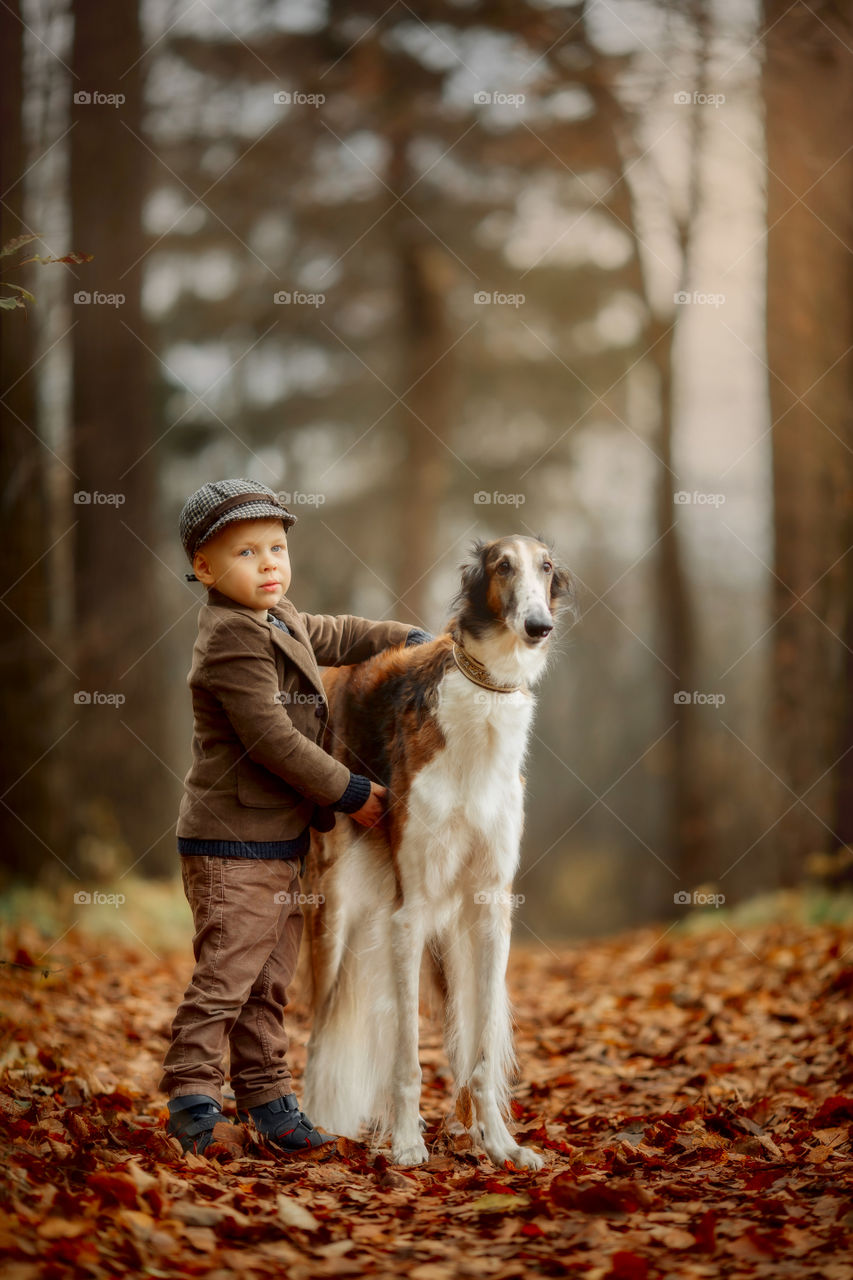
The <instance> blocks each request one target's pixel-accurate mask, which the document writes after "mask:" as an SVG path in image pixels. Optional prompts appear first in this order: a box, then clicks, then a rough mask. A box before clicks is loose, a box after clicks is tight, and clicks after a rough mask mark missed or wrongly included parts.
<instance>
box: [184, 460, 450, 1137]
mask: <svg viewBox="0 0 853 1280" xmlns="http://www.w3.org/2000/svg"><path fill="white" fill-rule="evenodd" d="M295 521H296V517H295V516H294V515H291V513H290V512H289V511H288V510H287V509H286V508H285V507H284V506H282V505H281V503H280V502H279V501H278V499H277V497H276V494H275V493H274V492H273V491H272V490H271V489H268V488H266V486H265V485H262V484H258V483H256V482H255V481H251V480H223V481H218V482H214V483H212V484H206V485H203V486H202V488H201V489H199V490H197V492H196V493H194V494H193V495H192V497H191V498H189V499H188V500H187V502H186V504H185V505H184V508H183V511H182V512H181V517H180V531H181V539H182V541H183V544H184V548H185V550H186V553H187V556H188V557H189V560H190V562H191V564H192V566H193V573H192V574H188V575H187V577H188V578H190V579H191V580H195V581H199V582H202V583H203V584H204V585H205V586H206V587H207V592H208V597H207V604H206V605H204V606H202V609H201V612H200V613H199V627H198V638H197V640H196V643H195V648H194V650H193V661H192V668H191V670H190V673H189V677H188V683H189V686H190V689H191V691H192V702H193V721H194V724H193V743H192V764H191V766H190V770H189V773H188V774H187V776H186V779H185V783H184V795H183V798H182V800H181V806H180V813H179V817H178V829H177V834H178V852H179V853H180V854H181V872H182V878H183V885H184V892H185V893H186V895H187V899H188V900H189V904H190V907H191V908H192V913H193V921H194V927H195V935H194V937H193V953H194V955H195V961H196V964H195V970H194V972H193V975H192V979H191V980H190V984H189V986H188V987H187V990H186V992H185V993H184V998H183V1001H182V1003H181V1005H180V1006H179V1008H178V1011H177V1013H176V1015H175V1019H174V1022H173V1024H172V1036H171V1044H170V1046H169V1050H168V1052H167V1054H166V1057H165V1059H164V1062H163V1076H162V1078H161V1080H160V1088H161V1089H162V1090H163V1091H164V1092H165V1093H168V1094H169V1097H170V1100H169V1104H168V1107H169V1121H168V1125H167V1128H168V1130H169V1132H170V1133H173V1134H175V1135H176V1136H177V1137H178V1138H179V1140H180V1142H181V1146H182V1147H183V1149H184V1150H185V1151H190V1150H193V1151H196V1152H202V1151H204V1149H205V1148H206V1147H207V1146H208V1145H209V1143H210V1139H211V1134H212V1131H213V1126H214V1125H215V1124H216V1123H217V1122H218V1121H220V1120H222V1119H223V1115H222V1085H223V1082H224V1079H225V1076H224V1071H223V1057H224V1053H225V1047H226V1044H227V1045H228V1047H229V1049H230V1062H231V1071H230V1076H231V1084H232V1086H233V1089H234V1093H235V1097H236V1103H237V1114H238V1117H239V1119H241V1120H244V1121H245V1120H247V1119H248V1116H249V1115H251V1117H252V1119H253V1120H254V1122H255V1124H256V1126H257V1128H258V1130H259V1132H261V1133H263V1134H264V1135H266V1136H267V1138H269V1139H270V1140H271V1141H272V1142H273V1143H274V1144H275V1145H276V1146H277V1147H278V1148H279V1149H281V1150H282V1151H283V1152H287V1153H294V1154H295V1153H299V1152H304V1151H306V1150H308V1149H310V1148H312V1147H317V1146H322V1145H324V1144H327V1143H328V1144H334V1142H335V1137H334V1135H329V1134H326V1133H323V1132H322V1131H321V1130H318V1129H315V1128H314V1126H313V1125H312V1124H311V1122H310V1120H309V1119H308V1117H307V1116H306V1115H305V1114H304V1113H303V1112H302V1111H300V1110H299V1106H298V1103H297V1099H296V1095H295V1094H294V1093H293V1092H292V1091H291V1083H292V1081H291V1073H290V1068H289V1066H288V1063H287V1050H288V1045H289V1041H288V1036H287V1033H286V1031H285V1027H284V1017H283V1009H284V1006H285V1005H286V1004H287V987H288V985H289V983H290V981H291V979H292V977H293V972H294V969H295V967H296V959H297V954H298V951H299V941H300V938H301V935H302V926H303V919H302V913H301V910H300V908H299V903H298V894H299V874H300V873H301V871H302V870H303V868H304V862H305V856H306V854H307V852H308V849H309V844H310V828H311V827H312V826H313V827H316V828H317V829H319V830H321V831H328V830H329V829H330V828H331V826H333V824H334V821H335V818H334V812H333V811H334V810H338V811H339V812H343V813H349V814H350V815H351V816H352V817H353V818H354V819H355V821H356V822H359V823H361V824H362V825H364V826H367V827H369V826H373V825H375V824H376V823H377V822H378V821H379V820H380V818H381V817H382V812H383V807H382V797H383V795H384V794H385V788H384V787H380V786H378V785H377V784H376V783H374V782H371V781H370V780H369V779H368V778H366V777H364V776H363V775H361V774H356V773H351V772H350V771H349V769H347V768H346V767H345V766H344V765H343V764H341V763H340V762H339V761H337V760H335V759H334V758H333V757H332V756H331V755H329V754H328V753H327V752H326V751H324V750H323V748H322V747H321V745H320V743H321V741H322V737H323V731H324V729H325V727H326V723H327V719H328V707H327V704H326V699H325V696H324V689H323V683H322V680H321V677H320V672H319V669H318V664H322V665H324V666H338V665H343V664H346V663H353V662H361V661H363V660H364V659H365V658H369V657H370V656H371V655H372V654H374V653H377V652H378V651H379V650H381V649H384V648H386V647H388V646H389V645H396V644H402V643H405V644H417V643H420V642H421V641H423V640H426V639H429V638H430V637H429V636H428V634H427V633H426V632H423V631H420V630H419V629H418V628H412V627H408V626H405V625H404V624H403V623H401V622H369V621H367V620H366V619H364V618H356V617H352V616H350V615H347V614H342V615H340V616H339V617H334V616H331V615H327V614H320V615H313V614H308V613H298V612H297V610H296V609H295V607H294V606H293V605H292V604H291V602H290V601H289V600H288V598H287V595H286V594H285V593H286V592H287V589H288V587H289V586H290V578H291V572H290V560H289V556H288V548H287V538H286V533H287V530H288V529H289V528H290V526H291V525H293V524H294V523H295ZM329 1150H330V1151H333V1150H334V1146H333V1145H330V1147H329Z"/></svg>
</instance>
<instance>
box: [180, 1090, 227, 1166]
mask: <svg viewBox="0 0 853 1280" xmlns="http://www.w3.org/2000/svg"><path fill="white" fill-rule="evenodd" d="M222 1119H223V1115H222V1108H221V1107H220V1105H219V1103H218V1102H216V1101H215V1100H214V1099H213V1098H209V1097H208V1096H207V1094H204V1093H190V1094H186V1095H184V1096H183V1097H180V1098H172V1099H170V1101H169V1119H168V1122H167V1124H166V1132H167V1133H172V1134H174V1135H175V1137H176V1138H177V1139H178V1141H179V1142H180V1144H181V1147H182V1148H183V1150H184V1151H192V1152H193V1153H194V1154H195V1155H197V1156H199V1155H201V1153H202V1152H203V1151H204V1149H205V1147H207V1146H209V1144H210V1140H211V1138H212V1137H213V1126H214V1125H215V1124H218V1123H219V1122H220V1120H222Z"/></svg>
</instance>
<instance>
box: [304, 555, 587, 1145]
mask: <svg viewBox="0 0 853 1280" xmlns="http://www.w3.org/2000/svg"><path fill="white" fill-rule="evenodd" d="M567 606H568V607H569V608H570V609H571V610H572V611H573V612H574V593H573V584H572V579H571V576H570V575H569V573H568V571H567V570H566V569H565V568H563V567H562V566H560V565H558V564H557V563H556V561H555V559H554V556H553V553H552V551H551V549H550V548H549V546H548V545H547V544H546V543H545V542H544V541H542V540H540V539H534V538H528V537H522V536H516V537H505V538H500V539H497V540H496V541H493V542H489V543H483V542H478V543H477V544H475V547H474V550H473V553H472V557H471V559H470V561H469V562H468V563H467V564H466V565H465V566H463V574H462V586H461V590H460V592H459V594H458V596H457V597H456V599H455V600H454V601H453V605H452V608H453V610H454V611H455V612H454V615H453V617H452V618H451V620H450V622H449V624H448V628H447V631H446V632H445V633H444V634H442V635H440V636H438V637H437V638H436V639H435V640H432V641H429V642H428V643H426V644H423V645H418V646H412V647H409V648H405V647H403V646H397V647H394V648H392V649H388V650H386V651H384V652H383V653H380V654H377V655H376V656H375V657H373V658H371V659H370V660H369V661H367V662H363V663H360V664H359V665H357V666H350V667H336V668H331V669H330V670H329V671H327V672H326V673H325V674H324V682H325V684H326V688H327V691H328V696H329V704H330V712H331V715H330V727H329V733H328V735H327V738H326V740H325V744H324V745H325V747H326V749H327V750H328V751H330V752H332V754H333V755H335V756H336V757H337V758H338V759H340V760H342V761H343V762H344V763H345V764H346V765H347V766H348V767H349V768H351V769H352V770H353V771H354V772H357V773H362V774H367V775H368V776H369V777H370V778H372V779H373V780H374V781H376V782H380V783H382V784H384V785H385V786H387V787H388V795H387V798H386V799H387V811H386V815H385V817H384V818H383V820H382V823H381V825H380V826H378V827H376V828H373V829H367V828H364V827H360V826H358V825H357V824H356V823H354V822H353V821H352V819H351V818H349V817H347V816H345V815H339V816H338V817H337V821H336V824H335V827H334V830H333V831H331V832H329V833H328V834H326V835H320V834H319V833H316V832H313V833H312V848H311V854H310V856H309V859H308V863H307V867H306V877H305V882H304V885H303V888H304V889H306V890H307V893H308V906H307V909H306V913H305V914H306V917H307V918H306V924H307V930H306V938H307V947H308V956H309V963H310V969H311V975H310V976H311V982H310V984H309V985H310V988H311V992H312V995H311V999H312V1004H313V1009H314V1025H313V1031H312V1035H311V1039H310V1043H309V1046H308V1064H307V1069H306V1074H305V1081H304V1091H303V1104H302V1105H303V1106H304V1108H305V1111H306V1114H308V1115H309V1116H310V1117H311V1119H312V1121H313V1123H314V1124H316V1125H318V1126H319V1127H320V1128H324V1129H327V1130H329V1131H331V1132H333V1133H338V1134H344V1135H348V1136H350V1137H353V1138H358V1137H359V1136H361V1133H360V1131H361V1126H362V1124H363V1123H367V1124H369V1125H370V1126H372V1128H373V1133H374V1136H376V1137H379V1138H380V1139H382V1138H385V1137H387V1136H388V1135H389V1134H390V1136H391V1152H392V1160H393V1161H394V1162H395V1163H397V1164H401V1165H414V1164H420V1163H421V1162H423V1161H425V1160H426V1159H428V1153H427V1149H426V1146H425V1144H424V1141H423V1138H422V1136H421V1127H422V1125H423V1122H422V1121H420V1118H419V1114H418V1107H419V1099H420V1090H421V1070H420V1065H419V1061H418V994H419V974H420V968H421V960H422V957H423V956H424V951H425V948H428V952H427V954H430V953H431V957H432V959H433V961H434V962H435V964H436V965H437V967H438V970H439V973H440V977H441V985H442V988H443V994H444V1004H445V1047H446V1050H447V1054H448V1057H449V1061H450V1065H451V1068H452V1071H453V1075H454V1082H455V1091H454V1096H453V1100H452V1104H453V1103H456V1101H457V1099H458V1098H459V1095H460V1093H461V1092H462V1091H463V1090H467V1094H463V1099H462V1105H461V1106H460V1107H458V1108H457V1111H458V1113H459V1114H460V1116H461V1117H464V1118H466V1120H471V1124H470V1132H471V1134H472V1137H473V1138H474V1139H475V1142H476V1141H477V1139H479V1140H480V1141H481V1142H482V1144H483V1146H484V1148H485V1150H486V1152H487V1154H488V1155H489V1156H490V1157H491V1159H492V1160H493V1161H494V1162H495V1163H496V1164H497V1165H499V1166H502V1165H503V1162H504V1160H507V1159H509V1160H511V1161H512V1162H513V1163H514V1164H516V1165H517V1166H519V1167H524V1168H528V1169H538V1168H540V1167H541V1165H542V1163H543V1159H542V1156H541V1155H539V1154H538V1153H537V1152H535V1151H533V1150H531V1149H529V1148H524V1147H521V1146H519V1145H518V1144H517V1143H516V1142H515V1140H514V1139H513V1137H512V1136H511V1134H510V1133H509V1130H508V1129H507V1126H506V1123H505V1118H507V1117H508V1110H509V1101H510V1086H511V1075H512V1073H513V1072H514V1069H515V1056H514V1051H513V1039H512V1020H511V1011H510V1006H509V1001H508V997H507V992H506V983H505V973H506V964H507V957H508V953H509V940H510V928H511V897H510V895H511V890H512V880H513V876H514V874H515V871H516V868H517V864H518V857H519V842H520V837H521V830H522V822H523V812H522V785H523V783H522V778H521V775H520V772H519V770H520V766H521V763H522V759H523V756H524V753H525V750H526V746H527V739H528V734H529V730H530V724H531V720H532V716H533V709H534V698H533V694H532V693H531V692H530V691H529V686H531V685H532V684H534V683H535V682H536V681H537V680H538V679H539V678H540V676H541V675H542V672H543V670H544V667H545V664H546V662H547V659H548V651H549V638H550V632H551V630H552V627H553V622H554V619H555V617H556V615H557V614H558V613H559V612H561V610H562V609H563V608H565V607H567ZM453 636H455V637H456V638H457V639H461V641H462V644H463V645H464V648H465V649H466V650H467V651H468V653H470V654H472V655H473V656H474V657H475V658H476V659H477V660H478V661H479V662H481V663H482V664H483V665H484V666H485V667H486V669H487V670H488V672H489V676H490V679H491V682H492V683H499V684H506V685H522V686H527V687H526V688H522V689H520V690H519V691H518V692H514V693H504V692H491V691H489V690H487V689H485V688H482V687H480V686H479V685H478V684H475V683H473V682H472V681H471V680H470V679H468V677H467V676H465V675H463V673H462V672H461V671H460V670H459V668H458V667H457V665H456V662H455V660H454V657H453V652H452V649H453ZM312 895H313V896H314V897H316V898H317V899H318V903H317V904H316V905H312V901H311V899H312ZM468 1096H470V1100H471V1101H472V1102H473V1117H471V1116H470V1115H468V1116H466V1106H468ZM468 1110H469V1111H470V1106H468Z"/></svg>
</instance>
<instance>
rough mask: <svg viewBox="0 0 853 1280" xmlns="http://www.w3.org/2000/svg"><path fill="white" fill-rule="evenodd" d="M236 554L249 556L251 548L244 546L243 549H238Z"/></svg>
mask: <svg viewBox="0 0 853 1280" xmlns="http://www.w3.org/2000/svg"><path fill="white" fill-rule="evenodd" d="M237 554H238V555H240V556H250V555H251V554H252V548H251V547H244V548H243V550H242V551H238V552H237Z"/></svg>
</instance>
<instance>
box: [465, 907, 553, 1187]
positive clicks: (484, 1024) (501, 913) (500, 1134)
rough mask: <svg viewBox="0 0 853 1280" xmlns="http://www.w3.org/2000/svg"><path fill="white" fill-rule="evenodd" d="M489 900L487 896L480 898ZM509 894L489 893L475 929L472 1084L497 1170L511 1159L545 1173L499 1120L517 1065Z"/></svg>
mask: <svg viewBox="0 0 853 1280" xmlns="http://www.w3.org/2000/svg"><path fill="white" fill-rule="evenodd" d="M479 896H481V897H486V896H487V895H479ZM507 899H508V895H506V894H500V893H496V894H490V895H488V900H487V901H486V902H479V903H478V904H477V907H476V910H477V917H476V919H475V922H474V926H473V929H472V939H473V942H474V978H475V981H476V994H475V1002H476V1014H475V1018H474V1023H475V1027H474V1035H475V1037H476V1039H475V1041H474V1043H475V1045H479V1052H478V1053H477V1055H476V1059H475V1063H474V1070H473V1072H472V1074H471V1078H470V1080H469V1088H470V1090H471V1097H472V1099H473V1102H474V1106H475V1108H476V1126H477V1131H478V1133H479V1137H480V1139H481V1141H482V1143H483V1146H484V1147H485V1149H486V1153H487V1154H488V1156H489V1157H490V1159H492V1160H493V1161H494V1163H495V1164H496V1165H498V1166H499V1167H502V1166H503V1163H504V1161H505V1160H511V1161H512V1163H513V1164H514V1165H515V1166H516V1167H517V1168H519V1169H541V1168H542V1166H543V1164H544V1163H545V1161H544V1159H543V1157H542V1156H541V1155H539V1153H538V1152H537V1151H533V1150H532V1149H531V1148H530V1147H522V1146H519V1144H518V1143H517V1142H516V1141H515V1138H513V1136H512V1134H511V1133H510V1132H509V1130H508V1129H507V1127H506V1124H505V1122H504V1119H503V1116H502V1115H501V1111H500V1105H499V1098H503V1097H505V1096H506V1094H507V1092H508V1084H507V1076H508V1073H509V1070H510V1067H511V1064H512V1062H513V1045H512V1019H511V1016H510V1007H509V998H508V995H507V990H506V966H507V960H508V958H509V939H510V929H511V918H510V915H511V913H510V908H509V904H508V900H507Z"/></svg>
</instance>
